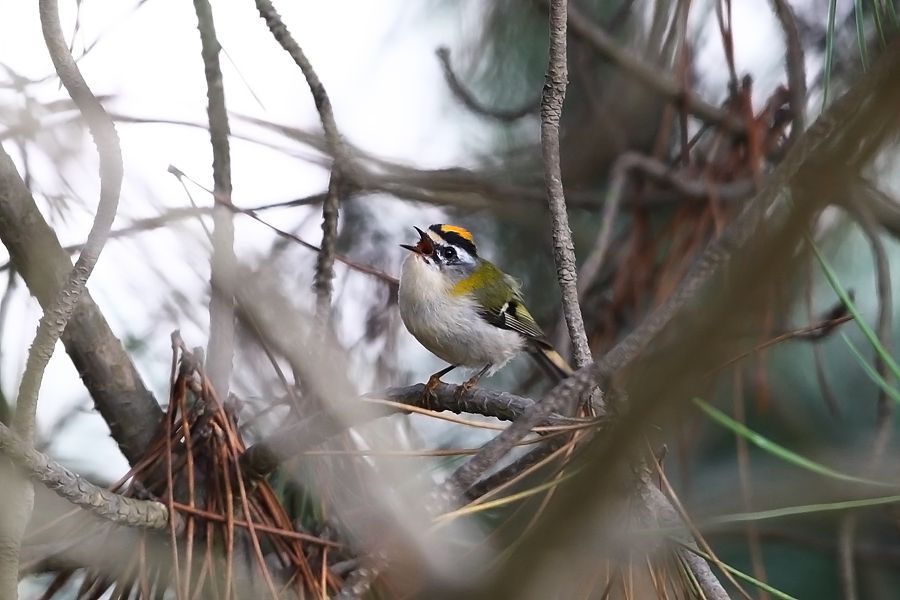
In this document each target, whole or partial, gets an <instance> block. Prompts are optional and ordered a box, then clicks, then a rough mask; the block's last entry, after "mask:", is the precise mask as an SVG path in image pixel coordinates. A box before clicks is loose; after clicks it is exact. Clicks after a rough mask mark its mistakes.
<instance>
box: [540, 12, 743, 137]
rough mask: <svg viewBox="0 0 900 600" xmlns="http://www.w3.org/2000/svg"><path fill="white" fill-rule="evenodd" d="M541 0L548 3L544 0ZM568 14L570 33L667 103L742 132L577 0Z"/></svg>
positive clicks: (735, 122) (740, 126)
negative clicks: (612, 32) (621, 41)
mask: <svg viewBox="0 0 900 600" xmlns="http://www.w3.org/2000/svg"><path fill="white" fill-rule="evenodd" d="M544 1H545V3H546V2H547V0H544ZM568 13H569V14H568V20H569V27H570V28H571V31H572V33H573V34H574V35H577V36H578V37H579V38H581V39H582V40H584V41H585V42H587V43H588V44H589V45H590V46H591V47H592V48H594V49H595V50H596V51H597V52H598V53H599V54H600V55H602V56H604V57H605V58H606V59H608V60H609V61H610V62H611V63H613V64H614V65H616V66H618V67H619V68H620V69H622V71H624V72H625V73H626V74H628V75H630V76H632V77H634V78H635V79H636V80H637V81H639V82H641V83H643V84H644V85H646V86H647V87H648V88H650V89H651V90H653V91H655V92H656V93H657V94H659V95H660V96H662V97H663V98H665V99H667V100H668V101H669V102H672V103H673V104H675V105H677V106H682V105H683V106H684V107H685V108H686V109H687V111H688V112H689V113H691V114H692V115H694V116H695V117H697V118H698V119H700V120H701V121H703V122H704V123H707V124H709V125H718V126H722V127H725V128H727V129H728V130H730V131H732V132H733V133H743V132H744V130H745V124H744V123H743V122H742V121H741V120H740V119H737V118H735V117H733V116H732V115H730V114H728V113H727V112H725V111H723V110H721V109H720V108H717V107H715V106H713V105H712V104H709V103H708V102H706V101H705V100H703V99H702V98H700V97H699V96H697V95H696V94H695V93H694V92H692V91H690V90H688V89H686V88H684V87H682V86H681V84H679V83H678V82H677V81H675V80H674V79H671V78H670V77H668V76H667V75H666V74H665V73H664V72H663V71H662V70H661V69H658V68H656V67H654V66H653V65H650V64H647V63H645V62H643V61H642V60H640V59H639V58H637V57H635V56H632V55H631V54H630V53H629V52H628V51H627V50H625V49H624V48H622V47H620V46H619V45H618V44H617V43H616V42H615V40H613V39H612V38H611V37H610V36H609V34H607V33H606V32H605V31H603V29H601V28H600V26H598V25H596V24H594V23H593V22H591V20H590V18H588V17H587V15H585V14H584V13H583V12H581V10H580V9H579V8H578V5H577V4H576V3H570V4H569V8H568Z"/></svg>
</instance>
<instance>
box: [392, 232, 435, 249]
mask: <svg viewBox="0 0 900 600" xmlns="http://www.w3.org/2000/svg"><path fill="white" fill-rule="evenodd" d="M413 229H415V230H416V231H418V232H419V243H418V244H416V245H415V246H410V245H408V244H400V247H401V248H406V249H407V250H409V251H410V252H415V253H416V254H421V255H423V256H430V255H431V253H432V252H434V244H433V243H432V242H431V238H430V237H428V234H427V233H425V232H424V231H422V230H421V229H419V228H418V227H414V228H413Z"/></svg>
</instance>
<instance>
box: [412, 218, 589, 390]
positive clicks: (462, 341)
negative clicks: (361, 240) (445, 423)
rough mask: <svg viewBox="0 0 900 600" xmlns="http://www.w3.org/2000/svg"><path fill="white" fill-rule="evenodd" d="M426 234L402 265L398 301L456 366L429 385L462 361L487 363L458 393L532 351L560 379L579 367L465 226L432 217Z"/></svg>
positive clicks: (421, 336)
mask: <svg viewBox="0 0 900 600" xmlns="http://www.w3.org/2000/svg"><path fill="white" fill-rule="evenodd" d="M414 229H415V230H416V232H417V233H418V234H419V241H418V242H417V243H416V244H415V245H408V244H400V246H401V247H402V248H405V249H406V250H409V251H410V254H409V255H408V256H407V257H406V259H405V260H404V261H403V266H402V267H401V272H400V289H399V292H398V298H397V300H398V305H399V307H400V317H401V319H402V320H403V324H404V325H405V326H406V329H407V330H408V331H409V332H410V333H411V334H412V335H413V337H415V338H416V340H418V341H419V343H420V344H422V345H423V346H424V347H425V348H426V349H428V350H429V351H430V352H431V353H432V354H434V355H435V356H437V357H438V358H440V359H442V360H444V361H446V362H447V363H449V366H448V367H446V368H444V369H441V370H440V371H438V372H437V373H434V374H433V375H431V377H430V378H429V380H428V383H427V384H426V388H425V389H426V393H432V392H433V391H434V389H435V388H436V387H437V385H438V384H439V383H440V382H441V377H443V376H444V375H446V374H447V373H449V372H450V371H452V370H453V369H455V368H457V367H470V368H477V369H479V370H478V371H477V372H476V373H475V375H474V376H472V377H471V378H470V379H468V380H467V381H466V382H465V383H464V384H463V385H462V386H460V388H458V390H457V393H459V394H461V393H464V392H465V391H467V390H470V389H471V388H472V387H474V386H475V385H476V384H477V382H478V381H479V380H480V379H481V378H482V377H483V376H485V375H488V376H490V375H493V374H494V373H496V372H497V371H498V370H500V369H501V368H503V367H504V366H505V365H506V364H507V363H508V362H509V361H510V360H511V359H512V358H513V357H514V356H516V355H517V354H519V353H520V352H522V351H525V352H528V353H529V354H530V355H531V356H532V357H533V358H534V359H535V360H536V362H537V363H538V365H539V366H540V367H542V369H543V370H544V371H545V372H546V373H547V375H548V376H549V377H550V378H551V379H552V380H553V381H560V380H562V379H564V378H565V377H568V376H569V375H571V374H572V373H573V370H572V368H571V367H570V366H569V364H568V363H567V362H566V360H565V359H564V358H563V357H562V356H561V355H560V353H559V352H557V351H556V349H554V347H553V345H552V344H551V343H550V342H549V341H548V339H547V336H545V335H544V332H543V331H542V330H541V328H540V326H539V325H538V324H537V322H536V321H535V320H534V317H532V316H531V313H530V312H529V311H528V308H527V307H526V306H525V301H524V299H523V297H522V286H521V284H520V283H519V281H518V280H516V279H515V278H513V277H512V276H510V275H507V274H506V273H504V272H503V271H502V270H500V268H498V267H497V266H496V265H494V264H493V263H492V262H490V261H489V260H486V259H484V258H482V257H481V256H479V254H478V249H477V247H476V245H475V239H474V237H473V236H472V233H471V232H470V231H468V230H467V229H465V228H463V227H458V226H456V225H447V224H442V223H439V224H435V225H431V226H430V227H429V228H428V230H427V231H422V230H421V229H419V228H418V227H414Z"/></svg>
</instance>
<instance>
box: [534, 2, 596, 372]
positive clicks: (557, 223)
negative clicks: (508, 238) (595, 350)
mask: <svg viewBox="0 0 900 600" xmlns="http://www.w3.org/2000/svg"><path fill="white" fill-rule="evenodd" d="M567 4H568V2H567V0H552V1H551V3H550V58H549V61H548V64H547V75H546V77H545V79H544V92H543V95H542V96H541V155H542V157H543V161H544V183H545V185H546V187H547V200H548V202H549V204H550V220H551V223H552V225H553V258H554V260H555V261H556V277H557V280H558V281H559V287H560V289H561V291H562V304H563V314H564V315H565V317H566V325H567V326H568V328H569V338H570V339H571V341H572V347H573V348H574V350H575V364H576V366H577V367H579V368H580V367H583V366H584V365H586V364H589V363H590V362H591V348H590V346H589V345H588V340H587V334H586V333H585V330H584V318H583V317H582V314H581V307H580V306H579V304H578V269H577V265H576V262H575V244H574V243H573V242H572V230H571V229H570V228H569V216H568V213H567V212H566V197H565V192H564V191H563V184H562V170H561V169H560V164H559V121H560V118H561V117H562V109H563V102H564V101H565V98H566V85H567V84H568V79H569V70H568V63H567V60H566V6H567Z"/></svg>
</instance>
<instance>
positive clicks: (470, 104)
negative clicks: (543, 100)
mask: <svg viewBox="0 0 900 600" xmlns="http://www.w3.org/2000/svg"><path fill="white" fill-rule="evenodd" d="M435 54H436V55H437V57H438V61H440V63H441V71H442V72H443V73H444V80H445V81H446V82H447V86H448V87H449V88H450V91H452V92H453V95H454V96H455V97H456V98H457V99H458V100H459V101H460V102H462V103H463V105H464V106H465V107H466V108H468V109H469V110H470V111H472V112H473V113H475V114H476V115H481V116H483V117H488V118H491V119H497V120H498V121H503V122H504V123H512V122H514V121H518V120H519V119H521V118H522V117H526V116H528V115H530V114H533V113H534V112H535V111H536V110H537V108H538V102H537V101H534V102H528V103H527V104H524V105H522V106H521V107H520V108H490V107H488V106H485V105H484V104H483V103H482V102H480V101H479V100H478V99H477V98H476V97H475V96H474V94H472V92H471V91H470V90H469V89H468V88H466V86H464V85H463V83H462V82H461V81H460V80H459V77H457V75H456V73H454V71H453V67H452V66H451V65H450V49H449V48H447V47H446V46H441V47H440V48H438V49H437V50H435Z"/></svg>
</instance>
